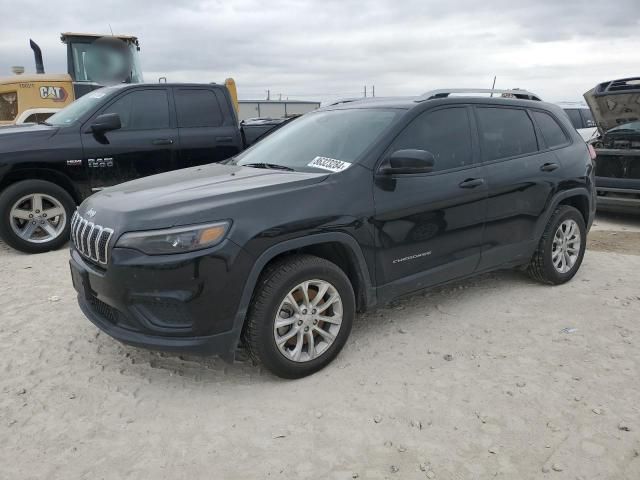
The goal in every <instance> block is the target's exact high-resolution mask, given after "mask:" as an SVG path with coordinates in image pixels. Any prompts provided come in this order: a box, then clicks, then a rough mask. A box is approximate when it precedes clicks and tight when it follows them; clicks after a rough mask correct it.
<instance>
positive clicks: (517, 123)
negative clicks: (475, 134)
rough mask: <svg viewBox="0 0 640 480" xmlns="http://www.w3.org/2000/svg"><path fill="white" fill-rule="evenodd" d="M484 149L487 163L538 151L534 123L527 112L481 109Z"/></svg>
mask: <svg viewBox="0 0 640 480" xmlns="http://www.w3.org/2000/svg"><path fill="white" fill-rule="evenodd" d="M477 112H478V121H479V122H480V146H481V147H482V158H483V160H485V161H489V160H497V159H499V158H508V157H514V156H516V155H523V154H525V153H532V152H536V151H537V150H538V143H537V141H536V134H535V131H534V129H533V123H532V122H531V119H530V118H529V115H527V112H525V111H524V110H516V109H514V108H478V110H477Z"/></svg>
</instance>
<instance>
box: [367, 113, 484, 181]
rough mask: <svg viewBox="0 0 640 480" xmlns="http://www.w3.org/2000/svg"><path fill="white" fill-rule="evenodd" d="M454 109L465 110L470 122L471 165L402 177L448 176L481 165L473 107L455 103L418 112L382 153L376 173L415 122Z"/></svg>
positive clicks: (377, 163)
mask: <svg viewBox="0 0 640 480" xmlns="http://www.w3.org/2000/svg"><path fill="white" fill-rule="evenodd" d="M453 108H460V109H464V110H465V113H466V114H467V122H468V126H469V135H470V141H471V153H472V156H471V163H470V164H469V165H462V166H460V167H454V168H448V169H446V170H436V171H434V172H429V173H413V174H408V175H407V174H405V175H402V176H403V177H433V176H437V175H442V174H446V173H451V172H458V171H462V170H468V169H470V168H475V167H477V166H478V165H479V164H480V163H479V160H480V157H479V156H478V155H477V151H476V147H477V144H476V142H477V141H478V139H477V138H476V137H477V131H476V129H475V128H474V125H475V119H473V118H472V116H471V105H467V104H460V103H453V104H446V105H439V106H438V107H435V108H430V109H426V110H422V111H420V112H418V113H417V114H416V115H415V116H414V117H413V118H412V119H411V120H409V122H408V123H407V124H406V125H405V126H404V127H403V128H402V129H401V130H400V131H399V132H398V133H397V134H396V135H395V136H394V137H393V138H392V139H391V140H390V141H389V145H387V147H386V148H385V149H384V152H383V153H382V155H381V156H380V158H379V159H378V161H377V162H376V167H375V169H374V172H378V170H379V169H380V168H381V167H382V163H383V162H384V161H385V160H386V159H387V158H389V156H390V155H391V154H392V153H393V152H392V147H393V144H394V143H395V141H396V140H397V139H398V137H400V135H402V133H403V132H404V131H405V130H406V129H407V128H409V127H410V126H411V124H412V123H413V122H415V121H416V120H417V119H418V118H420V117H421V116H422V115H429V114H431V113H434V112H438V111H441V110H449V109H453ZM474 133H475V135H474Z"/></svg>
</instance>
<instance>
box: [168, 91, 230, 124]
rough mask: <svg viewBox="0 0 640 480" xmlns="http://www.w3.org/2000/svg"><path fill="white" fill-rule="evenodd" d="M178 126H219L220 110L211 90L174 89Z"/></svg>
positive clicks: (220, 122) (220, 120)
mask: <svg viewBox="0 0 640 480" xmlns="http://www.w3.org/2000/svg"><path fill="white" fill-rule="evenodd" d="M176 110H177V113H178V126H179V127H182V128H192V127H219V126H220V125H222V119H223V117H222V111H221V110H220V104H219V103H218V98H217V97H216V94H215V93H214V92H213V91H212V90H205V89H186V88H181V89H178V90H177V91H176Z"/></svg>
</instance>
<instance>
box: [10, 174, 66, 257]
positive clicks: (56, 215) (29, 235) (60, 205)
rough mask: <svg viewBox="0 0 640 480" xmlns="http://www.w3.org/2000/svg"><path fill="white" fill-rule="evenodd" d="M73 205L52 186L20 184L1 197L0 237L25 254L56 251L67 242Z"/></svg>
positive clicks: (36, 183) (61, 189)
mask: <svg viewBox="0 0 640 480" xmlns="http://www.w3.org/2000/svg"><path fill="white" fill-rule="evenodd" d="M75 209H76V204H75V202H74V200H73V198H72V197H71V195H69V193H68V192H67V191H66V190H65V189H63V188H62V187H60V186H58V185H56V184H55V183H51V182H47V181H44V180H23V181H20V182H17V183H14V184H12V185H10V186H9V187H7V188H6V189H5V190H4V191H3V192H2V193H1V194H0V237H1V238H2V239H3V240H4V241H5V242H6V243H7V245H9V246H11V247H13V248H15V249H16V250H20V251H21V252H26V253H41V252H47V251H49V250H55V249H57V248H60V247H61V246H62V245H64V244H65V243H66V242H67V240H68V239H69V228H70V224H71V216H72V215H73V212H74V211H75Z"/></svg>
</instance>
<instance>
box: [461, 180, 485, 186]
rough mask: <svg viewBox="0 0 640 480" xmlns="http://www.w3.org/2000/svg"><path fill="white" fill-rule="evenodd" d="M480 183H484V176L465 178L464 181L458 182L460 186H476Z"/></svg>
mask: <svg viewBox="0 0 640 480" xmlns="http://www.w3.org/2000/svg"><path fill="white" fill-rule="evenodd" d="M480 185H484V178H467V179H466V180H465V181H464V182H462V183H460V184H459V187H460V188H476V187H479V186H480Z"/></svg>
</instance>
